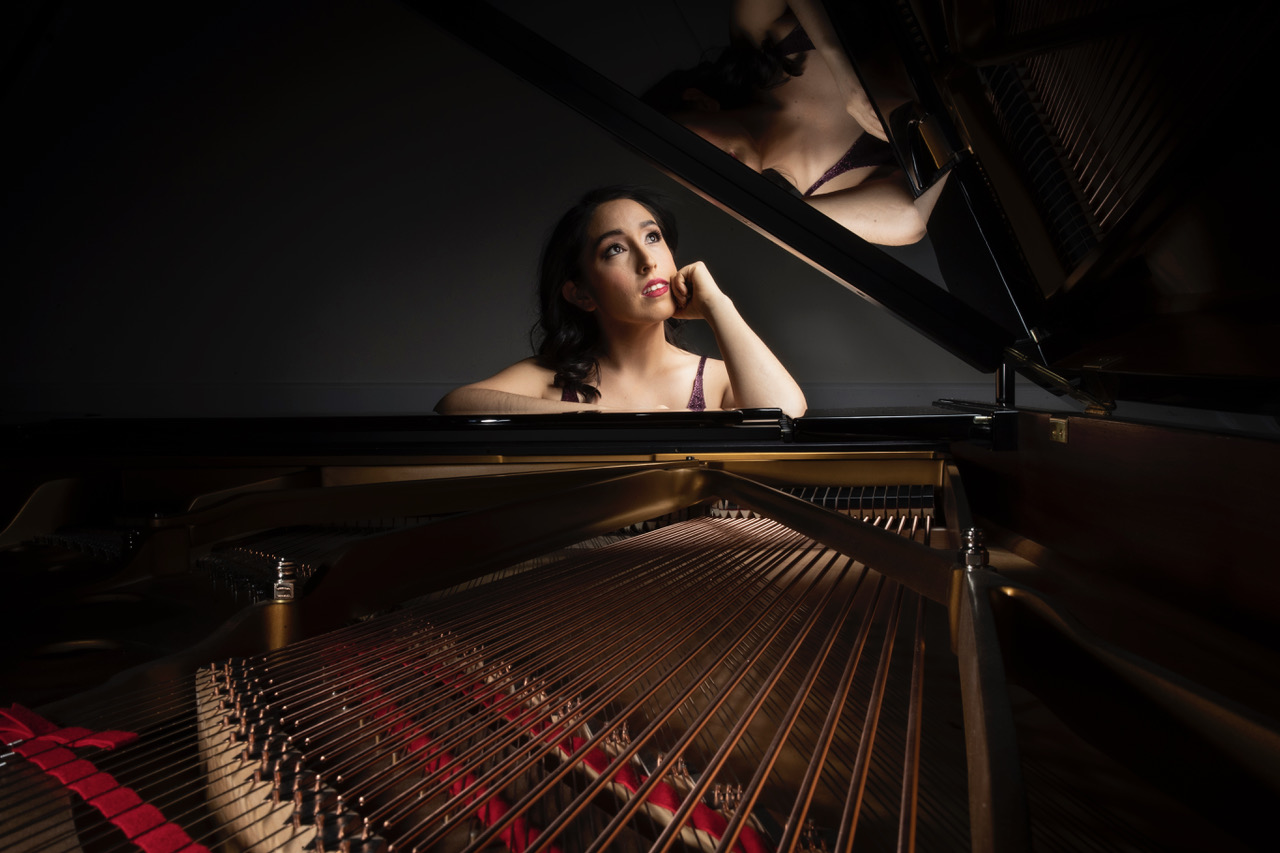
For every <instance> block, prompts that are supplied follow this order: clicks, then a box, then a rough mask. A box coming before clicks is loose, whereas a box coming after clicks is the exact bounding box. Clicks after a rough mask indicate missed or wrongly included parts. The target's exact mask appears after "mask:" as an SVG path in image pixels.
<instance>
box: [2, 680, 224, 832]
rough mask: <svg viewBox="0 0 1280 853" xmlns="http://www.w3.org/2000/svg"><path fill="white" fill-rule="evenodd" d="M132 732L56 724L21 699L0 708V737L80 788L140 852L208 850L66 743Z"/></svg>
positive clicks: (90, 742)
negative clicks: (60, 726)
mask: <svg viewBox="0 0 1280 853" xmlns="http://www.w3.org/2000/svg"><path fill="white" fill-rule="evenodd" d="M137 737H138V736H137V735H136V734H134V733H132V732H118V731H106V732H94V731H90V730H89V729H84V728H79V727H75V728H59V727H58V726H56V725H54V724H53V723H51V722H49V721H48V720H46V719H45V718H44V717H41V716H40V715H39V714H37V713H35V712H34V711H30V710H28V709H26V708H24V707H22V706H21V705H14V706H12V707H11V708H8V709H4V708H0V738H3V739H4V742H5V743H6V744H9V745H10V746H12V747H13V751H14V752H16V753H17V754H18V755H21V756H22V757H23V758H25V759H27V760H28V761H30V762H31V763H32V764H34V765H36V766H37V767H39V768H40V769H41V770H43V771H44V772H45V773H47V774H49V775H50V776H52V777H53V778H55V779H57V780H58V781H59V782H61V783H62V784H63V786H65V787H67V788H69V789H70V790H72V791H74V792H75V793H77V794H79V795H80V796H81V797H82V798H84V801H85V802H86V803H88V804H89V805H91V806H93V807H94V808H95V809H97V810H98V811H99V812H101V813H102V816H103V817H105V818H106V819H107V820H109V821H111V822H112V823H113V824H115V825H116V826H117V827H119V828H120V831H122V832H123V833H124V834H125V837H126V838H128V839H129V840H130V841H132V842H133V843H134V844H136V845H138V846H139V847H141V848H142V849H143V851H145V853H179V851H183V853H209V849H208V848H207V847H205V846H204V845H203V844H196V843H195V842H194V841H192V840H191V836H189V835H187V833H186V832H185V831H183V829H182V828H181V827H179V826H176V825H174V824H172V823H169V822H168V821H166V820H165V817H164V815H163V814H161V812H160V810H159V809H158V808H156V807H155V806H153V805H150V804H149V803H145V802H143V800H142V798H141V797H139V796H138V794H137V792H135V791H134V790H133V789H132V788H127V787H125V786H123V785H121V784H120V783H119V782H117V781H116V779H115V777H114V776H112V775H111V774H110V773H103V772H102V771H100V770H98V768H97V767H95V766H94V765H93V762H91V761H88V760H86V759H84V758H80V757H79V756H77V755H76V754H75V753H74V752H72V751H71V750H70V749H68V748H67V747H68V746H72V747H86V746H92V747H99V748H102V749H115V748H116V747H117V746H120V745H122V744H126V743H128V742H130V741H132V740H134V739H136V738H137Z"/></svg>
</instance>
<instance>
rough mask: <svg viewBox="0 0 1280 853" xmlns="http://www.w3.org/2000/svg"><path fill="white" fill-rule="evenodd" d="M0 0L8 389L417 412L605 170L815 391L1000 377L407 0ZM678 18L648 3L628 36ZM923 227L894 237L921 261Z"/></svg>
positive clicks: (921, 390) (880, 400)
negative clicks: (656, 189) (644, 197)
mask: <svg viewBox="0 0 1280 853" xmlns="http://www.w3.org/2000/svg"><path fill="white" fill-rule="evenodd" d="M686 5H687V4H680V6H681V8H680V9H677V8H676V4H673V3H663V4H658V6H657V7H651V9H650V14H652V15H655V16H656V15H658V14H664V15H668V16H670V15H685V14H686V12H685V11H684V10H683V7H685V6H686ZM707 6H708V7H714V8H715V10H716V12H717V14H718V13H719V9H722V8H723V6H724V3H723V2H715V3H709V4H707ZM698 8H701V7H698ZM655 9H656V10H659V11H654V10H655ZM704 11H705V10H704ZM4 16H5V17H6V18H7V22H8V24H9V26H7V27H5V28H4V29H7V30H8V32H9V33H10V35H8V36H5V39H6V41H5V44H4V47H5V51H6V53H5V59H6V65H5V70H6V74H5V78H4V82H5V84H6V85H7V86H8V89H7V91H6V93H5V116H6V125H7V127H8V129H7V131H6V137H7V139H8V141H9V150H8V153H6V154H4V155H3V156H4V163H3V174H2V180H3V193H4V195H3V210H2V215H3V231H2V232H0V241H2V243H0V259H2V260H0V264H3V267H2V268H0V280H2V281H3V282H4V297H3V317H4V321H3V336H2V337H0V364H2V365H3V367H2V368H0V401H3V402H2V404H0V405H3V407H4V410H5V412H6V413H7V414H8V415H10V416H14V415H17V416H32V415H37V416H38V415H43V414H104V415H212V414H219V415H277V414H326V413H334V414H336V413H373V412H428V411H430V409H431V407H432V406H433V405H434V404H435V401H436V400H437V399H438V397H439V396H440V395H441V394H442V393H444V391H446V390H448V389H449V388H451V387H453V386H455V385H458V384H461V383H463V382H467V381H471V380H474V379H477V378H479V377H481V376H484V375H488V374H490V373H492V372H494V371H496V370H498V369H500V368H501V367H503V366H505V365H506V364H508V363H510V362H512V361H514V360H516V359H519V358H521V357H524V356H525V355H527V354H529V345H528V338H527V331H528V328H529V326H530V324H531V323H532V321H533V319H534V314H533V308H532V302H533V300H532V289H533V278H534V277H533V271H534V267H535V263H536V258H537V254H538V251H539V249H540V246H541V243H542V241H543V239H544V237H545V235H546V233H547V231H548V230H549V229H550V227H551V224H552V222H553V221H554V219H555V218H556V217H557V216H558V215H559V214H560V213H561V212H562V211H563V210H564V209H565V208H566V207H567V206H568V205H569V204H571V203H572V202H573V201H574V200H575V199H576V198H577V197H578V196H579V195H580V194H581V193H582V192H583V191H584V190H585V189H587V188H589V187H592V186H596V185H600V184H606V183H615V182H640V183H647V184H652V185H657V186H660V187H662V188H664V189H665V190H666V191H668V192H669V193H670V194H671V195H673V196H674V197H675V198H676V200H677V210H678V212H679V213H680V217H681V226H682V228H681V230H682V245H681V250H680V252H679V253H678V257H677V260H680V261H682V262H688V261H691V260H695V259H697V258H699V257H701V258H702V259H704V260H706V261H707V262H708V264H709V265H710V267H711V269H712V270H713V272H714V273H715V274H716V278H717V280H718V281H719V282H720V283H721V285H722V286H723V287H724V289H725V290H726V291H727V292H729V293H730V294H731V295H732V296H733V297H734V299H735V301H736V302H737V304H738V306H739V308H740V310H741V311H742V313H743V314H744V316H746V318H747V319H748V321H749V322H751V323H752V325H753V326H754V327H755V328H756V329H757V331H759V332H760V334H761V336H762V337H764V338H765V340H766V341H767V342H769V343H770V345H772V346H773V348H774V349H775V351H776V352H777V353H778V355H779V356H780V357H781V358H782V360H783V361H784V363H786V364H787V365H788V366H789V367H790V368H791V370H792V372H793V374H794V375H795V376H796V378H797V379H798V380H799V382H800V383H801V385H802V386H803V387H804V389H805V391H806V393H807V394H808V396H809V399H810V403H811V405H812V406H815V407H832V406H852V405H894V404H908V403H911V404H915V403H927V402H929V401H930V400H931V399H934V398H935V397H938V396H962V397H971V398H973V397H976V398H980V399H990V398H991V397H992V396H993V390H992V384H991V380H990V378H989V377H986V376H984V375H981V374H978V373H976V372H975V371H973V370H972V369H970V368H968V367H967V366H966V365H964V364H963V363H962V362H960V361H959V360H958V359H955V358H953V357H952V356H950V355H949V354H947V353H945V352H944V351H942V350H940V349H939V348H937V347H936V346H935V345H933V344H931V343H929V342H928V341H926V340H925V339H923V338H921V337H920V336H918V335H916V334H915V333H914V332H912V331H911V330H909V329H908V328H906V327H905V326H904V325H903V324H902V323H900V322H899V321H898V320H896V319H895V318H893V317H892V316H890V315H888V314H887V313H885V312H883V311H881V310H880V309H878V308H876V307H874V306H871V305H868V304H866V303H863V302H862V301H861V300H859V299H857V298H856V297H854V296H853V295H851V294H850V293H849V292H847V291H846V290H844V289H843V288H842V287H840V286H839V285H837V284H835V283H834V282H832V281H830V280H829V279H827V278H826V277H825V276H823V275H822V274H821V273H818V272H816V271H814V270H812V269H811V268H810V267H808V266H807V265H806V264H804V263H803V262H801V261H799V260H797V259H796V258H794V257H792V256H791V255H789V254H788V253H786V252H785V251H784V250H781V249H779V248H778V247H776V246H775V245H774V244H772V243H771V242H770V241H769V240H767V239H766V238H764V237H762V236H760V235H758V234H756V233H755V232H753V231H752V230H750V229H749V228H748V227H746V226H744V225H742V224H740V223H739V222H737V221H735V220H733V219H732V218H730V217H728V216H726V215H724V214H722V213H721V212H719V211H717V210H715V209H714V208H713V207H712V206H711V205H710V204H708V203H706V202H704V201H702V200H701V199H699V198H697V197H696V196H694V195H693V194H692V193H689V192H688V191H686V190H684V189H683V188H681V187H680V186H678V185H676V184H675V183H674V182H672V181H670V180H668V179H667V178H666V177H665V176H664V175H662V174H661V173H659V172H658V171H657V170H655V169H654V168H652V167H651V166H649V165H648V164H647V163H645V162H643V161H642V160H640V159H638V158H636V157H635V156H633V155H632V154H630V153H628V152H627V150H625V149H624V148H623V147H621V146H619V145H618V144H617V143H616V142H615V141H614V140H612V139H611V138H609V137H608V136H606V135H605V134H603V133H602V132H601V131H599V130H598V129H596V127H595V126H594V125H593V124H591V123H590V122H588V121H586V120H585V119H582V118H581V117H579V116H577V115H576V114H575V113H573V112H571V111H569V110H567V109H566V108H564V107H562V106H561V105H560V104H559V103H558V102H556V101H554V100H551V99H550V98H548V97H547V96H545V95H543V94H542V93H540V92H538V91H535V90H534V89H532V88H531V87H529V86H528V85H527V84H525V83H523V82H522V81H520V80H518V79H517V78H515V77H513V76H511V75H510V74H509V73H508V72H506V71H505V70H503V69H501V68H499V67H497V66H496V65H495V64H493V63H492V62H490V61H489V60H487V59H486V58H484V57H482V56H480V55H478V54H476V53H475V52H473V51H472V50H470V49H469V48H466V47H464V46H462V45H460V44H459V43H457V42H456V41H455V40H454V39H453V38H452V37H450V36H448V35H446V34H444V33H442V32H440V31H438V30H437V29H435V28H434V27H433V25H431V24H430V23H428V22H427V21H425V20H423V19H422V18H421V17H420V16H419V15H417V14H416V13H415V12H413V11H412V10H410V9H408V8H407V7H404V6H401V5H399V4H397V3H394V2H355V0H347V2H322V3H316V2H305V3H304V2H288V0H274V1H273V2H242V3H234V2H218V3H212V2H195V3H181V4H175V3H166V2H155V1H154V0H127V2H119V3H112V4H98V3H90V2H61V3H27V4H20V5H18V6H16V7H10V11H8V12H6V13H4ZM663 20H665V19H663ZM552 23H553V24H554V23H555V22H554V21H553V22H552ZM556 25H557V26H558V24H556ZM632 29H639V25H637V27H633V28H632ZM669 29H670V27H667V26H666V25H665V24H663V23H661V22H660V21H658V20H657V19H656V18H655V20H654V23H653V24H652V25H651V26H649V27H648V28H647V29H643V32H644V33H646V34H647V35H646V38H648V39H649V42H650V44H649V46H648V47H645V42H642V43H641V49H645V50H652V49H656V48H655V47H653V45H658V44H661V43H662V42H663V41H664V39H662V38H661V37H660V35H661V34H662V33H663V32H666V31H668V30H669ZM685 42H686V43H685V44H683V45H681V49H683V51H684V52H685V53H686V54H687V53H688V51H689V49H690V48H689V44H688V43H687V42H688V38H685ZM621 43H622V42H621V41H620V42H619V44H621ZM674 43H675V41H674V39H673V44H674ZM610 48H611V46H610V45H608V44H604V45H601V49H602V50H608V49H610ZM616 53H617V50H614V54H615V56H616ZM681 56H683V54H681ZM673 61H674V62H680V61H684V60H683V58H681V59H675V60H673ZM928 254H929V253H928V250H927V246H923V247H917V248H914V249H912V250H908V251H906V252H901V253H899V255H900V257H902V258H903V259H904V260H905V261H907V262H909V263H911V264H912V265H914V266H917V267H918V268H920V269H922V271H926V272H928V270H929V266H930V258H929V257H928ZM693 337H694V343H695V344H696V343H701V344H703V345H705V344H706V341H707V338H708V337H709V336H707V335H705V334H702V335H699V334H697V333H695V334H694V336H693Z"/></svg>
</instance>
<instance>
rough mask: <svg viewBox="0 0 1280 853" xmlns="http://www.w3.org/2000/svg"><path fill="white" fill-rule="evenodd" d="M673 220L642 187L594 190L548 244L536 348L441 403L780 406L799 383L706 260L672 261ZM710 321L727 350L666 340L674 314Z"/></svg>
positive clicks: (502, 407)
mask: <svg viewBox="0 0 1280 853" xmlns="http://www.w3.org/2000/svg"><path fill="white" fill-rule="evenodd" d="M677 240H678V237H677V232H676V222H675V219H674V218H673V217H672V215H671V213H670V212H669V211H668V210H667V209H666V207H665V206H664V205H663V203H662V201H661V200H660V199H659V198H658V197H656V196H655V195H654V194H653V193H651V192H650V191H648V190H644V189H639V188H631V187H606V188H604V189H599V190H594V191H592V192H590V193H588V194H587V195H586V196H584V197H583V199H582V201H581V202H579V203H578V204H577V205H576V206H575V207H573V208H572V209H571V210H570V211H569V212H568V213H566V214H565V215H564V216H563V217H562V218H561V220H560V222H559V223H558V224H557V225H556V228H555V230H554V231H553V232H552V235H551V238H550V240H548V242H547V246H546V248H545V249H544V251H543V255H542V264H541V268H540V284H539V301H540V306H541V317H540V319H539V326H538V331H539V334H540V336H541V343H540V345H539V346H538V355H537V356H535V357H533V358H528V359H525V360H524V361H521V362H517V363H516V364H513V365H511V366H510V367H508V368H507V369H505V370H503V371H501V372H499V373H498V374H496V375H494V376H491V377H489V378H488V379H484V380H481V381H479V382H475V383H472V384H470V385H464V386H463V387H461V388H457V389H455V390H453V391H451V392H449V393H448V394H447V395H445V397H444V399H442V400H441V401H440V402H439V403H438V404H437V405H436V411H438V412H441V413H442V414H488V413H502V412H569V411H582V410H584V409H598V410H623V411H653V410H658V409H689V410H694V411H701V410H703V409H732V408H780V409H782V410H783V411H784V412H786V413H787V414H789V415H792V416H796V415H800V414H803V413H804V410H805V400H804V394H803V393H802V392H801V390H800V387H799V386H798V385H796V383H795V380H793V379H792V378H791V375H790V374H789V373H787V370H786V368H784V367H783V366H782V364H781V363H780V362H779V361H778V359H777V358H776V357H774V355H773V353H772V352H770V351H769V348H768V347H767V346H765V344H764V342H763V341H761V340H760V338H759V337H757V336H756V334H755V332H753V331H751V329H750V327H748V326H747V324H746V322H745V321H744V320H743V319H742V317H741V316H740V315H739V314H738V311H737V309H736V308H734V305H733V302H732V301H731V300H730V299H729V298H728V297H727V296H725V294H724V293H723V292H722V291H721V290H720V288H719V287H718V286H717V285H716V282H715V279H713V278H712V277H711V273H710V272H709V271H708V270H707V267H706V265H705V264H703V263H702V262H701V261H698V262H696V263H692V264H688V265H686V266H683V267H677V266H676V262H675V259H674V258H673V257H672V252H673V251H674V250H675V248H676V243H677ZM673 319H677V320H680V319H688V320H694V319H701V320H705V321H706V322H707V323H709V324H710V325H711V328H712V331H713V332H714V333H715V336H716V342H717V343H718V344H719V346H720V352H721V354H722V355H723V356H724V358H725V360H724V361H719V360H717V359H712V358H706V357H705V356H703V357H699V356H697V355H694V354H693V353H691V352H688V351H686V350H684V349H681V348H680V347H678V346H676V345H675V344H673V343H672V342H671V336H670V327H671V324H670V323H669V321H671V320H673Z"/></svg>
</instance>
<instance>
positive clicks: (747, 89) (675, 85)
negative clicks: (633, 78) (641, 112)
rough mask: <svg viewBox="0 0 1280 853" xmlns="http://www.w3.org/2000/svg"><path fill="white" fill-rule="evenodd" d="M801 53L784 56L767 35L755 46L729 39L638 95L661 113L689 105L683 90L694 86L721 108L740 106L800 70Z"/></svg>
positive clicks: (757, 97)
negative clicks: (714, 52) (713, 53)
mask: <svg viewBox="0 0 1280 853" xmlns="http://www.w3.org/2000/svg"><path fill="white" fill-rule="evenodd" d="M804 60H805V54H804V53H800V54H798V55H796V56H787V55H786V54H784V53H782V51H781V49H780V48H779V47H778V43H777V42H776V41H774V40H773V38H771V37H767V38H766V39H765V41H764V43H763V44H761V45H759V46H757V45H755V44H752V43H751V42H749V41H747V40H745V39H738V40H735V41H733V42H732V43H730V45H729V46H728V47H726V48H725V49H724V50H722V51H721V52H720V55H719V56H717V57H716V58H715V59H710V60H703V61H702V62H699V63H698V64H697V65H695V66H694V67H692V68H680V69H677V70H675V71H672V72H670V73H669V74H667V75H666V76H665V77H663V78H662V79H661V80H659V81H658V82H657V83H655V84H653V86H651V87H650V88H649V89H648V90H647V91H645V92H644V94H642V95H641V96H640V98H641V100H643V101H644V102H645V103H647V104H648V105H649V106H651V107H653V108H654V109H656V110H657V111H658V112H660V113H662V114H663V115H671V114H672V113H678V112H684V111H686V110H688V109H691V107H690V104H689V102H688V100H687V99H686V98H685V93H686V92H688V91H689V90H690V89H697V90H699V91H700V92H703V93H704V94H707V95H710V96H711V97H712V98H714V99H715V100H716V102H717V103H718V104H719V105H720V108H721V109H725V110H730V109H734V108H736V107H744V106H746V105H748V104H751V103H754V102H756V101H759V100H760V96H761V94H762V93H764V92H767V91H768V90H770V89H772V88H774V87H776V86H780V85H782V84H783V83H785V82H786V80H787V78H789V77H799V76H800V75H801V74H803V73H804Z"/></svg>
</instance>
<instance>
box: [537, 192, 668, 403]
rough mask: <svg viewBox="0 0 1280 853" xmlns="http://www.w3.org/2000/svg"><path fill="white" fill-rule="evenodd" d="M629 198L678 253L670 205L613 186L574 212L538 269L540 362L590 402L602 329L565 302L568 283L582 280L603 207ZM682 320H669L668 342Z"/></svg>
mask: <svg viewBox="0 0 1280 853" xmlns="http://www.w3.org/2000/svg"><path fill="white" fill-rule="evenodd" d="M621 199H630V200H631V201H634V202H636V203H637V204H640V205H642V206H643V207H644V208H645V209H646V210H648V211H649V213H651V214H652V215H653V220H654V222H656V223H657V224H658V227H659V228H660V229H662V239H663V240H664V241H665V242H666V243H667V245H668V246H669V247H670V248H671V251H672V252H675V250H676V247H677V246H678V245H679V242H680V237H679V233H678V231H677V228H676V219H675V215H674V214H672V212H671V210H670V208H669V207H668V206H667V200H666V199H665V198H664V197H663V196H662V195H661V194H660V193H658V192H655V191H654V190H651V189H648V188H646V187H634V186H609V187H601V188H599V189H595V190H591V191H590V192H588V193H587V194H586V195H584V196H583V197H582V199H581V200H580V201H579V202H578V203H577V204H575V205H574V206H573V207H571V208H570V209H569V211H568V212H567V213H565V215H564V216H562V217H560V221H559V222H557V223H556V226H555V228H554V229H552V231H551V236H550V237H549V238H548V239H547V244H546V246H545V247H544V248H543V250H542V261H541V263H540V264H539V266H538V322H537V323H535V324H534V326H533V329H532V330H531V331H530V340H531V342H532V343H533V348H534V351H535V352H536V353H537V359H538V363H539V364H541V365H542V366H543V367H546V368H548V369H550V370H553V371H555V380H554V384H555V387H557V388H565V389H568V390H570V391H572V392H573V393H575V394H577V395H578V399H579V400H583V401H585V402H588V403H591V402H595V401H596V400H597V399H599V397H600V391H599V389H597V388H596V387H595V386H594V385H591V384H589V381H590V380H591V379H593V378H594V377H596V376H598V375H599V369H600V363H599V361H598V356H599V354H600V344H601V339H600V326H599V324H598V323H597V322H596V317H595V315H594V314H593V313H592V312H590V311H584V310H582V309H581V308H579V307H578V306H577V305H574V304H573V303H571V302H569V301H568V300H566V299H565V298H564V295H563V288H564V283H565V282H566V281H575V280H581V278H582V261H583V257H584V255H585V249H586V242H587V225H588V224H589V223H590V222H591V217H592V216H594V215H595V212H596V209H597V208H599V207H600V205H602V204H606V203H607V202H611V201H618V200H621ZM679 324H680V321H678V320H668V321H667V328H666V333H667V339H668V340H674V336H675V330H676V327H677V326H678V325H679Z"/></svg>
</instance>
